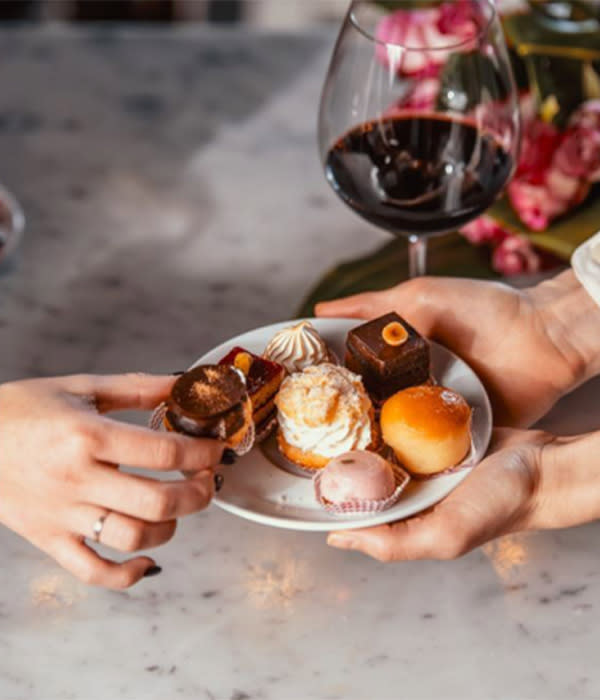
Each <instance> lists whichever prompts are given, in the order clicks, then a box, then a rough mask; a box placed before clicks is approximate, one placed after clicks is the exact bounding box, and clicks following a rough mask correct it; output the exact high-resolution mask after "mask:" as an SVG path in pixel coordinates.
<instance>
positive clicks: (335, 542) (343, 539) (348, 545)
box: [327, 532, 355, 549]
mask: <svg viewBox="0 0 600 700" xmlns="http://www.w3.org/2000/svg"><path fill="white" fill-rule="evenodd" d="M327 544H328V545H329V546H330V547H339V548H340V549H354V544H355V539H354V537H351V536H350V535H343V534H339V533H337V532H333V533H331V534H330V535H329V537H328V538H327Z"/></svg>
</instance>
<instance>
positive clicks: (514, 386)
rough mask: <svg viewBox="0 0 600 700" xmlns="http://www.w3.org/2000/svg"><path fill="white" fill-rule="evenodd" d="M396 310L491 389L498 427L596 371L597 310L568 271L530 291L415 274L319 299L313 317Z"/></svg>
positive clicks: (533, 412)
mask: <svg viewBox="0 0 600 700" xmlns="http://www.w3.org/2000/svg"><path fill="white" fill-rule="evenodd" d="M392 310H395V311H397V312H398V313H399V314H400V315H401V316H404V317H406V319H407V320H408V321H409V322H410V323H412V324H413V325H414V326H415V327H416V328H417V329H418V330H419V331H420V332H421V333H423V334H424V335H426V336H427V337H429V338H432V339H433V340H437V341H439V342H440V343H442V344H443V345H445V346H446V347H448V348H450V349H451V350H454V351H455V352H456V353H457V354H458V355H460V356H461V357H463V358H464V359H465V360H466V361H467V362H468V363H469V364H470V365H471V366H472V367H473V369H474V370H475V371H476V372H477V373H478V374H479V376H480V377H481V379H482V380H483V381H484V383H485V385H486V388H487V389H488V391H489V393H490V397H491V399H492V403H493V405H494V412H495V415H494V417H495V420H496V422H497V424H499V425H506V426H518V427H526V426H529V425H531V424H532V423H533V422H535V421H536V420H537V419H538V418H541V417H542V416H543V415H544V414H545V413H547V411H548V410H549V409H550V408H551V407H552V406H553V405H554V404H555V403H556V401H557V400H558V399H559V398H561V396H563V395H564V394H566V393H567V392H568V391H570V390H572V389H574V388H575V386H577V385H578V384H580V383H581V382H583V381H584V380H585V379H587V378H588V377H590V376H592V375H593V374H595V373H596V372H598V371H600V361H599V359H598V358H600V309H599V308H598V307H597V306H596V305H595V304H594V303H593V301H592V300H591V299H590V298H589V296H588V295H587V294H586V292H585V291H584V290H583V288H582V287H581V286H580V285H579V283H578V282H577V280H576V279H575V277H574V275H573V273H572V272H567V273H564V274H563V275H560V276H559V277H557V278H555V279H554V280H552V281H550V282H545V283H543V284H541V285H538V286H537V287H534V288H532V289H529V290H524V291H519V290H516V289H513V288H511V287H508V286H506V285H503V284H497V283H492V282H482V281H476V280H466V279H444V278H421V279H416V280H412V281H410V282H406V283H404V284H401V285H399V286H397V287H394V288H392V289H388V290H386V291H384V292H373V293H367V294H360V295H358V296H355V297H349V298H347V299H340V300H339V301H334V302H329V303H325V304H319V305H318V306H317V309H316V313H317V315H319V316H339V317H352V318H374V317H376V316H380V315H381V314H384V313H386V312H388V311H392Z"/></svg>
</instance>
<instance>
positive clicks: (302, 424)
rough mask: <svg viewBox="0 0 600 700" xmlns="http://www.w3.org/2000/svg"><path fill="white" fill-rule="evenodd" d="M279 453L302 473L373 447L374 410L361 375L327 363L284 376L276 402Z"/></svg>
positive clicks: (375, 437) (376, 439)
mask: <svg viewBox="0 0 600 700" xmlns="http://www.w3.org/2000/svg"><path fill="white" fill-rule="evenodd" d="M275 403H276V404H277V409H278V412H277V416H278V423H279V430H278V434H277V438H278V444H279V449H280V450H281V452H282V453H283V455H284V456H285V457H287V459H289V460H290V461H291V462H293V463H294V464H297V465H299V466H301V467H304V468H305V469H321V468H323V467H324V466H325V465H326V464H327V462H329V461H330V460H331V459H332V458H333V457H336V456H337V455H339V454H341V453H343V452H347V451H349V450H356V449H362V450H364V449H376V448H377V447H378V445H379V432H378V428H377V426H376V423H375V412H374V409H373V405H372V403H371V400H370V399H369V396H368V395H367V392H366V391H365V389H364V387H363V385H362V382H361V380H360V377H358V376H357V375H356V374H353V373H352V372H350V371H349V370H347V369H346V368H344V367H339V366H337V365H333V364H330V363H324V364H321V365H315V366H312V367H307V368H306V369H305V370H303V371H302V372H296V373H294V374H291V375H289V376H288V377H287V378H286V379H285V380H284V381H283V384H282V385H281V389H280V390H279V394H278V395H277V398H276V400H275Z"/></svg>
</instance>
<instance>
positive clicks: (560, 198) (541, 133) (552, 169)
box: [507, 103, 600, 231]
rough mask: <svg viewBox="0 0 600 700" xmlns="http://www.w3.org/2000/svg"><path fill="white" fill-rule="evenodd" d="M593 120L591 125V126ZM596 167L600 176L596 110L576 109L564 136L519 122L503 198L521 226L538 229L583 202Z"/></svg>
mask: <svg viewBox="0 0 600 700" xmlns="http://www.w3.org/2000/svg"><path fill="white" fill-rule="evenodd" d="M598 106H599V107H600V103H599V105H598ZM595 120H597V129H592V128H591V123H592V121H595ZM596 170H597V171H598V176H599V178H600V109H595V108H593V109H591V110H589V111H586V110H578V112H576V113H575V114H574V115H573V118H572V120H571V125H570V126H569V128H568V129H567V131H566V132H565V133H564V134H561V133H560V132H559V131H558V129H556V127H554V126H552V125H551V124H546V123H545V122H542V121H541V120H539V119H534V120H532V121H530V122H529V123H527V124H526V126H525V129H524V134H523V144H522V149H521V158H520V160H519V165H518V167H517V171H516V173H515V177H514V178H513V180H512V182H511V183H510V184H509V185H508V188H507V192H508V197H509V199H510V202H511V204H512V206H513V209H514V210H515V211H516V213H517V215H518V216H519V218H520V219H521V221H523V223H524V224H525V225H526V226H528V227H529V228H530V229H531V230H532V231H543V230H545V229H546V228H548V226H549V225H550V223H551V222H552V221H553V220H554V219H556V218H558V217H559V216H562V215H563V214H566V213H567V212H568V211H569V210H570V209H573V208H574V207H576V206H577V205H579V204H581V202H583V200H584V199H585V198H586V197H587V195H588V193H589V191H590V185H589V181H590V180H591V179H592V176H593V174H594V171H596Z"/></svg>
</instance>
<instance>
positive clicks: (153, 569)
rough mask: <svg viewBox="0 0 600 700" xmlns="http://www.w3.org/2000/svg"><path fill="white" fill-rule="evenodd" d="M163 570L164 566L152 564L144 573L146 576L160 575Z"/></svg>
mask: <svg viewBox="0 0 600 700" xmlns="http://www.w3.org/2000/svg"><path fill="white" fill-rule="evenodd" d="M161 571H162V566H156V565H154V566H151V567H150V568H149V569H146V572H145V573H144V578H150V576H158V574H160V572H161Z"/></svg>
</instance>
